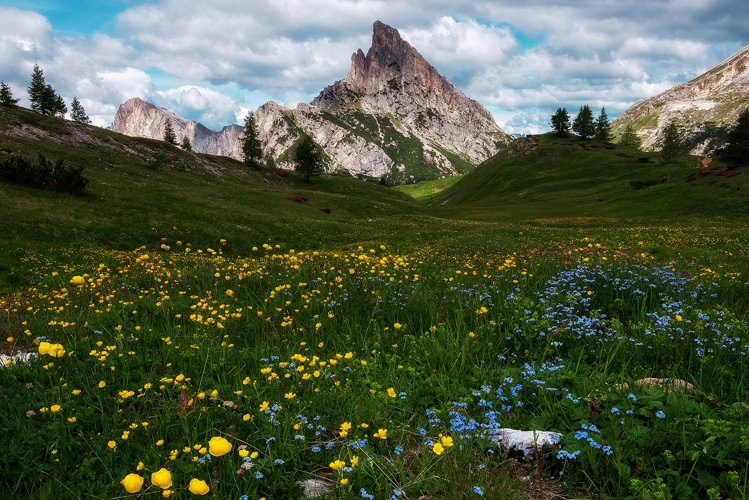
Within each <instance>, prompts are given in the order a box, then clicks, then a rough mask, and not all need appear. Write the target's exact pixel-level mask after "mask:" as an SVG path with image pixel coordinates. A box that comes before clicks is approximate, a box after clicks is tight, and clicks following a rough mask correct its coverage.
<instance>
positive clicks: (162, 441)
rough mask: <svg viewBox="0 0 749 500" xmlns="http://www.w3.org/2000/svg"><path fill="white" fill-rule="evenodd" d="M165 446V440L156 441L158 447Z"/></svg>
mask: <svg viewBox="0 0 749 500" xmlns="http://www.w3.org/2000/svg"><path fill="white" fill-rule="evenodd" d="M163 445H164V440H163V439H159V440H158V441H156V446H163Z"/></svg>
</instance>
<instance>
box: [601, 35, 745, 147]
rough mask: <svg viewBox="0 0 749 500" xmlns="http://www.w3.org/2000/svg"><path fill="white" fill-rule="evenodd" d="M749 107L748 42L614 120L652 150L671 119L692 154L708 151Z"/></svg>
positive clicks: (616, 127) (721, 140)
mask: <svg viewBox="0 0 749 500" xmlns="http://www.w3.org/2000/svg"><path fill="white" fill-rule="evenodd" d="M747 107H749V45H747V46H746V47H744V48H743V49H741V50H740V51H738V52H737V53H736V54H734V55H732V56H731V57H729V58H728V59H726V60H725V61H723V62H722V63H720V64H718V65H717V66H715V67H714V68H713V69H711V70H710V71H708V72H706V73H703V74H702V75H700V76H698V77H697V78H694V79H693V80H690V81H688V82H686V83H683V84H681V85H678V86H676V87H673V88H671V89H669V90H667V91H665V92H663V93H661V94H658V95H657V96H655V97H651V98H649V99H645V100H642V101H640V102H637V103H636V104H634V105H633V106H632V107H631V108H629V109H628V110H627V111H625V112H624V113H622V115H621V116H620V117H619V118H617V119H616V120H614V123H613V125H614V127H615V130H618V131H620V130H623V129H624V127H626V126H627V125H630V124H631V125H632V126H633V127H634V128H635V130H636V131H637V133H638V135H639V136H640V138H641V139H642V143H643V147H644V148H645V149H652V148H653V147H655V146H656V145H657V143H658V140H659V139H660V138H661V136H662V135H663V129H664V128H665V127H666V125H668V122H669V121H671V120H675V121H676V123H678V124H679V125H680V126H681V127H682V130H683V132H684V134H685V141H686V144H687V147H688V149H689V150H690V152H691V153H692V154H711V153H712V152H714V151H715V150H716V149H717V148H718V147H720V146H721V145H722V144H723V143H724V142H725V137H726V130H727V129H729V128H730V127H732V126H733V125H734V124H735V123H736V119H737V118H738V116H739V114H740V113H741V112H742V111H743V110H744V109H746V108H747Z"/></svg>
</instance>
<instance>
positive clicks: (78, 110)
mask: <svg viewBox="0 0 749 500" xmlns="http://www.w3.org/2000/svg"><path fill="white" fill-rule="evenodd" d="M70 118H72V119H73V121H76V122H78V123H86V124H88V123H91V118H89V117H88V115H87V114H86V110H85V109H83V105H82V104H81V102H80V101H79V100H78V98H77V97H73V102H71V103H70Z"/></svg>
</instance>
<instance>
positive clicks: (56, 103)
mask: <svg viewBox="0 0 749 500" xmlns="http://www.w3.org/2000/svg"><path fill="white" fill-rule="evenodd" d="M45 95H46V98H47V99H49V103H50V104H49V106H50V113H49V114H51V115H53V116H58V117H60V118H64V117H65V113H67V112H68V107H67V106H66V105H65V101H64V100H63V99H62V97H61V96H59V95H57V94H56V93H55V89H53V88H52V85H47V91H46V93H45Z"/></svg>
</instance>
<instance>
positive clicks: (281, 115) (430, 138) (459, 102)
mask: <svg viewBox="0 0 749 500" xmlns="http://www.w3.org/2000/svg"><path fill="white" fill-rule="evenodd" d="M351 61H352V63H351V68H350V70H349V72H348V74H347V75H346V77H345V78H344V79H342V80H338V81H336V82H334V83H333V84H331V85H329V86H328V87H326V88H324V89H323V90H322V91H321V92H320V94H319V95H318V96H317V97H316V98H315V99H314V100H313V101H312V102H311V103H309V104H306V103H303V104H299V105H298V106H297V107H296V108H293V109H290V108H285V107H283V106H280V105H278V104H276V103H273V102H268V103H265V104H263V105H262V106H260V107H259V108H258V109H257V110H256V112H255V120H256V125H257V128H258V135H259V138H260V140H261V143H262V145H263V150H264V152H265V155H266V156H267V158H268V160H270V161H269V163H273V164H274V165H276V166H279V167H281V168H292V167H293V163H292V161H291V159H292V158H293V152H294V150H295V148H296V145H297V144H298V143H299V141H300V139H301V138H302V136H303V135H309V136H311V137H312V138H313V139H314V140H315V141H316V142H317V143H318V144H319V145H320V146H321V147H322V148H323V149H324V150H325V152H326V153H327V163H328V167H327V170H328V171H331V172H336V171H338V172H346V173H348V174H351V175H354V176H358V177H366V178H376V179H383V178H384V179H385V180H387V181H389V182H391V183H403V182H412V181H416V180H424V179H430V178H439V177H444V176H447V175H455V174H458V173H464V172H466V171H469V170H471V169H472V168H473V167H474V166H475V165H476V164H478V163H480V162H482V161H483V160H485V159H487V158H489V157H491V156H493V155H494V154H496V153H497V152H498V151H500V150H501V149H502V148H504V147H506V145H507V144H508V143H509V142H511V140H512V139H511V137H510V136H509V135H507V134H506V133H504V132H503V131H502V130H501V129H500V128H499V126H498V125H497V124H496V123H495V122H494V120H493V118H492V116H491V114H490V113H489V112H488V111H487V110H486V109H485V108H484V107H483V106H481V105H480V104H479V103H478V102H476V101H474V100H472V99H469V98H468V97H466V96H465V95H464V94H463V93H462V92H461V91H460V90H459V89H457V88H456V87H455V86H454V85H453V84H452V83H450V82H449V81H448V80H447V79H446V78H444V77H443V76H442V75H440V74H439V72H438V71H437V70H436V69H435V68H434V67H433V66H432V65H431V64H429V63H428V62H427V61H426V60H425V59H424V58H423V57H422V56H421V55H420V54H419V53H418V51H417V50H416V49H415V48H414V47H412V46H411V45H410V44H409V43H408V42H407V41H405V40H403V38H401V36H400V33H399V32H398V30H396V29H395V28H392V27H390V26H388V25H386V24H384V23H382V22H380V21H377V22H375V23H374V25H373V33H372V45H371V47H370V49H369V51H368V52H367V54H366V55H365V54H364V52H363V51H362V50H361V49H359V50H357V51H356V52H354V53H353V55H352V57H351ZM143 102H145V101H143ZM166 119H171V120H172V126H173V128H174V129H175V133H176V135H177V138H178V140H180V138H181V137H182V136H184V135H187V137H188V138H189V139H190V140H191V142H192V143H193V147H194V148H195V149H196V150H197V151H200V152H207V153H211V154H224V155H228V156H232V157H234V158H241V150H240V148H239V136H240V135H241V127H239V126H233V127H232V128H230V129H228V130H227V128H226V127H225V128H224V130H222V131H221V132H211V133H206V132H205V131H203V130H202V129H201V128H200V127H202V126H200V127H199V125H200V124H197V123H196V122H190V121H187V120H185V119H183V118H181V117H178V116H177V115H175V114H174V113H171V112H169V111H168V110H165V109H164V108H159V107H157V106H153V105H151V107H148V106H145V105H144V104H142V103H141V102H139V101H134V100H132V99H131V100H128V101H126V102H125V103H123V105H121V106H120V109H119V110H118V112H117V116H116V117H115V121H114V123H113V130H115V131H117V132H121V133H125V134H128V135H137V136H142V137H150V138H154V139H161V138H162V137H163V126H164V124H165V123H166ZM234 127H236V128H234ZM203 128H204V127H203ZM205 130H206V131H207V129H205ZM196 131H201V133H198V132H196ZM208 132H210V131H208ZM235 137H236V141H235V142H234V147H232V143H231V141H232V140H234V138H235ZM211 148H215V149H211Z"/></svg>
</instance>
